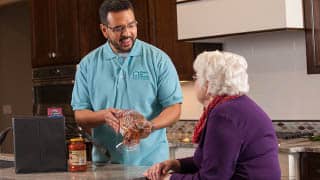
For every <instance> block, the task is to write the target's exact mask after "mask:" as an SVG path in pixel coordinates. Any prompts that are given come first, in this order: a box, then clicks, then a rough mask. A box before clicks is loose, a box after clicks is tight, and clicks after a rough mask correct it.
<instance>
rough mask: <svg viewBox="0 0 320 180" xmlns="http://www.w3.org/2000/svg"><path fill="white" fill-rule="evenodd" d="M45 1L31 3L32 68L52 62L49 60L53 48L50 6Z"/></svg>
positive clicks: (34, 0)
mask: <svg viewBox="0 0 320 180" xmlns="http://www.w3.org/2000/svg"><path fill="white" fill-rule="evenodd" d="M49 2H50V1H47V0H32V1H31V14H32V15H31V17H32V20H31V22H32V23H31V29H32V53H31V54H32V55H31V56H32V67H38V66H41V65H50V64H52V63H53V62H51V61H50V59H49V55H50V54H49V52H51V49H52V48H53V45H52V43H51V42H52V40H51V39H50V38H49V37H50V36H51V35H52V32H51V29H52V27H50V25H51V24H52V22H51V18H50V17H51V15H50V14H51V13H50V12H51V10H52V9H51V8H50V7H51V6H50V3H49Z"/></svg>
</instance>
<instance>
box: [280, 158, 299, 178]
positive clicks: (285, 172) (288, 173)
mask: <svg viewBox="0 0 320 180" xmlns="http://www.w3.org/2000/svg"><path fill="white" fill-rule="evenodd" d="M299 158H300V154H299V153H286V152H279V161H280V168H281V180H299V179H300V171H299V168H300V163H299Z"/></svg>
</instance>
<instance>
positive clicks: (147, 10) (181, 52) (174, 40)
mask: <svg viewBox="0 0 320 180" xmlns="http://www.w3.org/2000/svg"><path fill="white" fill-rule="evenodd" d="M132 3H133V4H134V7H135V15H136V19H137V21H138V38H139V39H142V40H144V41H147V42H149V43H151V44H153V45H155V46H156V47H158V48H160V49H162V50H163V51H164V52H166V53H167V54H168V55H169V56H170V57H171V59H172V61H173V63H174V65H175V67H176V69H177V71H178V74H179V78H180V80H191V79H192V74H193V68H192V64H193V60H194V52H193V44H192V43H186V42H182V41H178V37H177V16H176V13H177V12H176V2H175V1H172V0H161V1H154V0H132Z"/></svg>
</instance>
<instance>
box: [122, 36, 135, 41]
mask: <svg viewBox="0 0 320 180" xmlns="http://www.w3.org/2000/svg"><path fill="white" fill-rule="evenodd" d="M129 38H130V39H131V40H133V38H132V37H131V36H123V37H121V38H120V41H123V40H125V39H129Z"/></svg>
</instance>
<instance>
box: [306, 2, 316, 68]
mask: <svg viewBox="0 0 320 180" xmlns="http://www.w3.org/2000/svg"><path fill="white" fill-rule="evenodd" d="M303 5H304V26H305V36H306V53H307V72H308V74H320V57H319V56H320V38H319V36H320V31H319V28H320V23H319V21H320V8H319V1H318V0H304V1H303Z"/></svg>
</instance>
